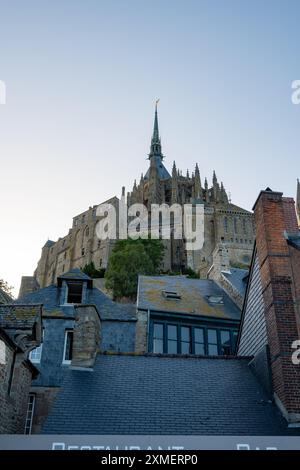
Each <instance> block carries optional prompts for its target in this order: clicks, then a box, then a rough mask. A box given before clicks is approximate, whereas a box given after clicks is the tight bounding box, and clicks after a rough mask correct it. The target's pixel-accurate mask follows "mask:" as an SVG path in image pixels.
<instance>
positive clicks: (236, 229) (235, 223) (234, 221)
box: [233, 217, 238, 233]
mask: <svg viewBox="0 0 300 470" xmlns="http://www.w3.org/2000/svg"><path fill="white" fill-rule="evenodd" d="M233 224H234V232H235V233H237V231H238V228H237V218H236V217H234V219H233Z"/></svg>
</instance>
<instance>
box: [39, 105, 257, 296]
mask: <svg viewBox="0 0 300 470" xmlns="http://www.w3.org/2000/svg"><path fill="white" fill-rule="evenodd" d="M164 158H165V157H164V156H163V154H162V148H161V141H160V136H159V129H158V117H157V109H156V110H155V119H154V130H153V136H152V140H151V147H150V154H149V162H150V165H149V168H148V171H147V172H146V174H145V176H143V174H142V175H141V178H140V181H139V183H138V184H137V183H136V181H135V182H134V185H133V189H132V191H130V192H128V193H127V205H128V206H131V205H132V204H135V203H141V204H144V205H145V206H146V207H147V208H148V211H149V216H150V210H151V205H152V204H159V205H160V204H167V205H168V206H171V205H172V204H180V205H181V206H183V205H184V204H193V207H194V208H195V207H196V205H197V204H201V205H202V204H203V205H204V246H203V248H202V249H201V250H197V251H192V252H187V251H186V250H185V244H184V240H176V239H174V238H172V236H171V240H164V244H165V246H166V248H167V249H166V250H165V256H164V261H163V266H162V270H163V271H164V272H167V271H183V270H184V269H186V268H187V267H191V268H192V269H193V270H195V271H197V272H199V273H200V275H201V276H203V277H205V276H206V274H207V271H208V269H209V267H210V266H211V263H212V252H213V251H214V249H215V247H216V245H217V243H219V242H222V241H223V242H225V243H227V245H228V252H229V259H230V262H231V264H233V265H239V266H241V265H243V266H249V264H250V261H251V253H252V249H253V239H254V228H253V216H252V213H251V212H249V211H247V210H245V209H242V208H241V207H238V206H236V205H235V204H232V203H231V201H230V198H229V197H228V194H227V193H226V191H225V188H224V185H223V183H222V182H220V183H219V181H218V179H217V176H216V174H215V172H213V178H212V185H209V184H208V181H207V179H206V178H205V180H204V184H202V180H201V176H200V170H199V167H198V165H197V164H196V166H195V170H194V172H192V173H191V174H190V173H189V172H188V171H187V173H186V175H185V176H184V175H183V174H182V172H181V171H179V170H178V169H177V167H176V164H175V162H174V164H173V168H172V172H171V174H170V173H169V172H168V170H167V169H166V167H165V166H164V163H163V161H164ZM124 191H125V188H123V190H122V193H123V195H124V194H125V193H124ZM106 202H108V203H111V204H113V205H114V207H115V208H116V209H118V202H119V200H118V198H117V197H114V198H112V199H110V200H108V201H106ZM96 210H97V206H93V207H90V208H89V209H88V210H87V211H85V212H84V213H82V214H79V215H77V216H76V217H74V219H73V226H72V228H71V229H70V230H69V233H68V235H66V236H65V237H63V238H60V239H59V240H58V241H57V242H53V241H50V240H48V242H47V243H46V244H45V246H44V247H43V249H42V256H41V258H40V260H39V262H38V266H37V269H36V272H35V278H36V280H37V282H38V283H39V285H40V286H41V287H45V286H48V285H50V284H51V283H53V282H54V280H55V279H56V277H57V276H59V275H61V274H62V273H64V272H66V271H68V270H70V269H73V268H75V267H78V268H82V267H83V266H84V265H85V264H87V263H90V262H91V261H93V262H94V264H95V266H96V268H100V267H103V268H106V266H107V263H108V259H109V255H110V252H111V249H112V246H113V240H108V239H107V240H104V241H100V240H99V239H98V237H97V235H96V224H97V222H98V220H99V217H97V216H96ZM117 214H118V210H117ZM172 224H173V225H172ZM171 228H173V230H174V221H173V222H172V218H171ZM117 237H118V234H117Z"/></svg>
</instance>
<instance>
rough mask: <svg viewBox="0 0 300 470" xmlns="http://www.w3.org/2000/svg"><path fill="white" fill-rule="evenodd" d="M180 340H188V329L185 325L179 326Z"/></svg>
mask: <svg viewBox="0 0 300 470" xmlns="http://www.w3.org/2000/svg"><path fill="white" fill-rule="evenodd" d="M181 341H187V342H189V341H190V329H189V328H188V327H186V326H183V327H181Z"/></svg>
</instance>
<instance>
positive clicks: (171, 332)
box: [168, 325, 177, 341]
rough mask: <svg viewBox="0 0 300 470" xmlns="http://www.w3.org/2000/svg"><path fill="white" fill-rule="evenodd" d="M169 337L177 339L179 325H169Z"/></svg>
mask: <svg viewBox="0 0 300 470" xmlns="http://www.w3.org/2000/svg"><path fill="white" fill-rule="evenodd" d="M168 339H173V340H176V341H177V326H175V325H168Z"/></svg>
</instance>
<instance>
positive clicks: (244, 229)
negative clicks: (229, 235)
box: [243, 219, 247, 234]
mask: <svg viewBox="0 0 300 470" xmlns="http://www.w3.org/2000/svg"><path fill="white" fill-rule="evenodd" d="M243 231H244V233H245V234H246V233H247V225H246V219H243Z"/></svg>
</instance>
